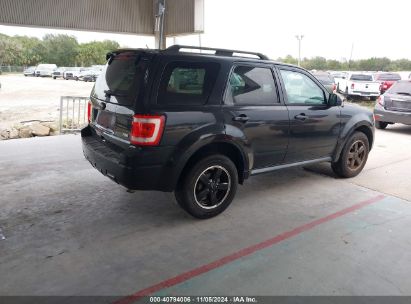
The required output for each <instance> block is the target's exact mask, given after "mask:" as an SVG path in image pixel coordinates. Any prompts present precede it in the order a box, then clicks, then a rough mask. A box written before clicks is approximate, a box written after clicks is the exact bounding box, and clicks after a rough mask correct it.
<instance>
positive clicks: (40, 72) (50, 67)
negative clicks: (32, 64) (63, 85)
mask: <svg viewBox="0 0 411 304" xmlns="http://www.w3.org/2000/svg"><path fill="white" fill-rule="evenodd" d="M56 69H57V65H55V64H39V65H38V66H37V68H36V72H35V75H36V77H51V76H53V72H54V70H56Z"/></svg>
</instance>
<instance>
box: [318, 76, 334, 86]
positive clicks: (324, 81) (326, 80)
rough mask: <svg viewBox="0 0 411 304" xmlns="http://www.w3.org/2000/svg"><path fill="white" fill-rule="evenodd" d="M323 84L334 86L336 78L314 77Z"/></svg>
mask: <svg viewBox="0 0 411 304" xmlns="http://www.w3.org/2000/svg"><path fill="white" fill-rule="evenodd" d="M314 76H315V78H317V79H318V80H319V81H320V82H321V83H322V84H333V83H334V78H333V77H332V76H328V75H314Z"/></svg>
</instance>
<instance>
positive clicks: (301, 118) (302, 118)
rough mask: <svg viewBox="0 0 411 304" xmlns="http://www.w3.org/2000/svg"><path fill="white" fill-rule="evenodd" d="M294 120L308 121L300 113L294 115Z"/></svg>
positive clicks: (306, 117)
mask: <svg viewBox="0 0 411 304" xmlns="http://www.w3.org/2000/svg"><path fill="white" fill-rule="evenodd" d="M294 118H295V119H298V120H306V119H308V116H307V115H305V113H301V114H298V115H295V116H294Z"/></svg>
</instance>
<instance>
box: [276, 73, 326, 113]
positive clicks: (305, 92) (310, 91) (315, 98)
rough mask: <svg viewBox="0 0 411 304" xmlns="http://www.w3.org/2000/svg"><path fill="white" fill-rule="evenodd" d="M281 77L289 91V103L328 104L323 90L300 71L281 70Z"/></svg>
mask: <svg viewBox="0 0 411 304" xmlns="http://www.w3.org/2000/svg"><path fill="white" fill-rule="evenodd" d="M281 77H282V78H283V82H284V85H285V90H286V92H287V99H288V102H287V103H288V104H308V105H321V104H326V103H327V102H326V99H325V95H324V92H323V90H322V89H321V88H320V87H319V86H318V85H317V84H316V83H315V82H314V81H313V80H311V78H309V77H308V76H307V75H304V74H302V73H299V72H294V71H287V70H281Z"/></svg>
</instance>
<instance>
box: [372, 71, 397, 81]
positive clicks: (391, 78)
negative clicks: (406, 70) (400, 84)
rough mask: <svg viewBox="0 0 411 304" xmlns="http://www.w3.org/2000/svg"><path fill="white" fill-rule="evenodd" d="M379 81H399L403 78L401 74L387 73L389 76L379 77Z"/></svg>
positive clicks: (382, 75)
mask: <svg viewBox="0 0 411 304" xmlns="http://www.w3.org/2000/svg"><path fill="white" fill-rule="evenodd" d="M377 79H378V80H391V81H397V80H401V76H400V75H399V74H388V73H387V74H381V75H378V77H377Z"/></svg>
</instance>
